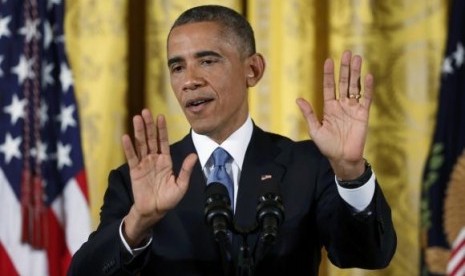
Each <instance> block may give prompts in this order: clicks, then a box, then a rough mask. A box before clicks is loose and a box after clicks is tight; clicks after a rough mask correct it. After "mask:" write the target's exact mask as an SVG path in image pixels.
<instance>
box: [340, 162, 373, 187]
mask: <svg viewBox="0 0 465 276" xmlns="http://www.w3.org/2000/svg"><path fill="white" fill-rule="evenodd" d="M372 175H373V170H372V169H371V165H370V163H368V162H367V161H366V160H365V163H364V171H363V173H362V174H361V175H360V176H358V177H357V178H354V179H349V180H347V179H346V180H343V179H340V178H337V177H336V178H337V182H338V184H339V185H340V186H341V187H343V188H349V189H354V188H358V187H361V186H363V185H364V184H365V183H367V182H368V180H370V178H371V176H372Z"/></svg>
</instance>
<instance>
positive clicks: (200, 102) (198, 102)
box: [192, 100, 205, 106]
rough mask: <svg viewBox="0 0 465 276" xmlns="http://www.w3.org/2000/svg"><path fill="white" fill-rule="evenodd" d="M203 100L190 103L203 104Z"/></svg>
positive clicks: (194, 104)
mask: <svg viewBox="0 0 465 276" xmlns="http://www.w3.org/2000/svg"><path fill="white" fill-rule="evenodd" d="M204 102H205V101H204V100H201V101H196V102H193V103H192V105H193V106H198V105H200V104H203V103H204Z"/></svg>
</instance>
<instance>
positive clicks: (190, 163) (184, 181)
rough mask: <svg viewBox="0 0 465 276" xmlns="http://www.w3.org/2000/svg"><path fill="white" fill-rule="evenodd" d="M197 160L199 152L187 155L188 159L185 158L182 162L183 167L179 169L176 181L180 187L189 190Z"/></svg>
mask: <svg viewBox="0 0 465 276" xmlns="http://www.w3.org/2000/svg"><path fill="white" fill-rule="evenodd" d="M195 162H197V154H195V153H191V154H189V155H188V156H187V157H186V159H184V162H183V163H182V167H181V170H180V171H179V175H178V179H177V181H176V183H177V184H178V186H179V188H181V189H182V190H187V186H188V184H189V179H190V178H191V174H192V170H193V168H194V165H195Z"/></svg>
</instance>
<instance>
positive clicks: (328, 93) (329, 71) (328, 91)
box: [323, 58, 336, 101]
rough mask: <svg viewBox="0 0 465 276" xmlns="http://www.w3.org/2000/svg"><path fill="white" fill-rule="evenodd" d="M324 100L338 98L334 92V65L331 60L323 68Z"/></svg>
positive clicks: (327, 60) (326, 61)
mask: <svg viewBox="0 0 465 276" xmlns="http://www.w3.org/2000/svg"><path fill="white" fill-rule="evenodd" d="M323 72H324V76H323V99H324V101H329V100H334V99H335V98H336V94H335V90H334V63H333V61H332V60H331V59H329V58H328V59H326V60H325V64H324V67H323Z"/></svg>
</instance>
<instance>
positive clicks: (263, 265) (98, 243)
mask: <svg viewBox="0 0 465 276" xmlns="http://www.w3.org/2000/svg"><path fill="white" fill-rule="evenodd" d="M192 152H195V148H194V145H193V142H192V138H191V136H190V135H187V136H186V137H185V138H184V139H183V140H181V141H180V142H177V143H175V144H173V145H172V146H171V155H172V158H173V166H174V172H175V173H177V172H178V171H179V169H180V166H181V163H182V161H183V160H184V158H185V157H186V156H187V155H188V154H189V153H192ZM262 175H272V179H274V180H275V181H278V182H279V190H280V193H281V195H282V199H283V204H284V208H285V221H284V222H283V224H282V225H281V227H280V232H279V238H278V240H277V242H276V243H275V245H274V246H273V248H272V249H271V250H270V251H269V252H268V254H267V255H266V256H265V257H264V259H263V260H262V261H261V262H259V263H258V264H257V266H256V271H255V272H256V273H255V275H317V274H318V267H319V263H320V260H321V249H322V246H325V247H326V249H327V251H328V255H329V258H330V260H331V261H332V263H334V264H335V265H336V266H339V267H343V268H344V267H361V268H367V269H376V268H383V267H385V266H387V265H388V264H389V262H390V260H391V258H392V256H393V254H394V252H395V248H396V235H395V231H394V228H393V224H392V220H391V214H390V208H389V206H388V204H387V203H386V201H385V198H384V196H383V194H382V192H381V189H380V188H379V186H378V184H376V190H375V195H374V198H373V200H372V203H371V204H370V206H369V207H368V208H367V210H366V211H364V212H361V213H357V214H356V213H355V212H354V211H353V209H352V208H351V207H350V206H349V205H348V204H347V203H346V202H344V201H343V199H342V198H341V197H340V196H339V194H338V192H337V189H336V184H335V183H334V174H333V172H332V170H331V168H330V166H329V163H328V161H327V160H326V159H325V158H324V157H323V156H322V155H321V153H320V152H319V150H318V149H317V147H316V146H315V144H314V143H313V142H311V141H304V142H293V141H291V140H290V139H288V138H285V137H282V136H279V135H276V134H271V133H267V132H264V131H262V130H261V129H259V128H258V127H254V131H253V135H252V139H251V142H250V145H249V147H248V149H247V152H246V155H245V160H244V164H243V166H242V173H241V177H240V183H239V191H238V196H237V203H236V212H235V214H234V219H235V221H236V223H237V224H238V225H239V226H241V227H250V226H251V225H253V224H254V223H255V221H256V218H255V216H256V211H255V210H256V207H257V198H258V196H259V193H260V192H259V191H260V189H261V187H260V184H262V183H261V176H262ZM262 185H263V184H262ZM205 186H206V182H205V177H204V175H203V173H202V169H201V166H200V163H199V162H197V164H196V165H195V167H194V171H193V173H192V176H191V180H190V185H189V188H188V191H187V193H186V195H185V196H184V198H183V199H182V200H181V202H180V203H179V204H178V206H177V207H176V208H175V209H174V210H172V211H170V212H169V213H168V214H167V215H166V216H165V217H164V218H163V219H162V220H161V221H160V222H159V223H158V224H157V225H156V226H155V227H154V228H153V242H152V244H151V245H150V248H149V249H148V250H146V251H145V252H144V253H143V254H141V255H139V256H138V257H136V258H132V257H131V255H130V254H129V253H128V252H127V251H126V249H125V248H124V246H123V244H122V242H121V240H120V236H119V226H120V223H121V219H122V218H123V217H124V216H125V215H126V214H127V213H128V212H129V209H130V207H131V205H132V203H133V196H132V191H131V182H130V178H129V170H128V166H127V165H123V166H121V167H120V168H118V169H116V170H114V171H112V172H111V173H110V176H109V186H108V189H107V191H106V193H105V198H104V204H103V206H102V209H101V220H100V225H99V226H98V229H97V230H96V231H95V232H93V233H92V234H91V235H90V237H89V240H88V241H87V242H86V243H84V244H83V245H82V247H81V248H80V249H79V250H78V252H76V254H75V255H74V257H73V260H72V264H71V267H70V270H69V275H111V274H119V275H125V274H128V275H130V274H131V273H138V272H139V273H140V274H141V275H222V265H221V259H220V254H219V249H218V245H217V244H216V243H215V241H214V239H213V237H212V233H211V229H210V228H209V227H208V226H207V225H206V223H205V221H204V204H205V193H204V190H205ZM232 240H233V252H235V253H233V254H234V255H235V256H237V250H238V246H239V241H240V239H239V238H238V237H233V239H232ZM248 241H249V243H250V247H251V248H253V247H254V246H255V241H256V235H249V237H248Z"/></svg>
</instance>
